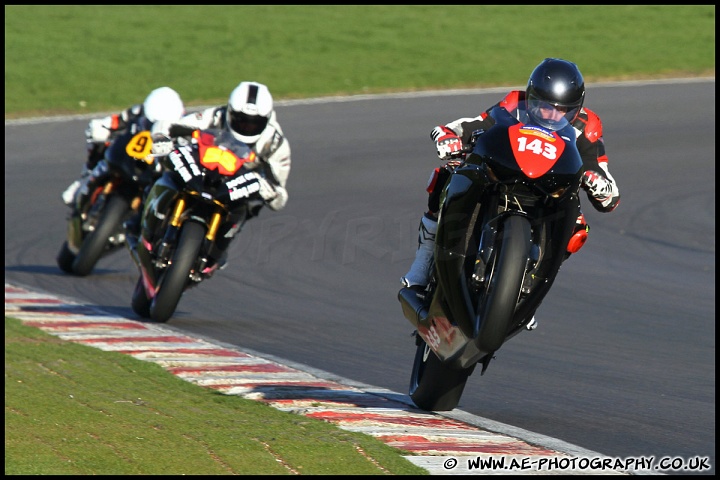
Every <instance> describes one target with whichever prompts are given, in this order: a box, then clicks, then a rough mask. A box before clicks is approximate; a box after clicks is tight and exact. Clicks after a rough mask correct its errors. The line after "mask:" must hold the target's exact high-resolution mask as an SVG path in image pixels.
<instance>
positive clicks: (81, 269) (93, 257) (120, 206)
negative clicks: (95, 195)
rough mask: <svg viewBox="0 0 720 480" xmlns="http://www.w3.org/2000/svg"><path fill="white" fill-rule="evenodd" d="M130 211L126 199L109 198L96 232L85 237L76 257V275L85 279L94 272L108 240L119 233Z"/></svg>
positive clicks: (74, 268) (114, 196)
mask: <svg viewBox="0 0 720 480" xmlns="http://www.w3.org/2000/svg"><path fill="white" fill-rule="evenodd" d="M129 209H130V204H129V203H128V201H127V200H125V199H124V198H122V197H119V196H117V195H111V196H110V197H108V198H107V204H106V205H105V209H104V211H103V212H102V213H101V215H100V218H98V222H97V225H96V226H95V230H93V231H92V232H90V233H89V234H88V235H87V236H86V237H85V240H83V242H82V245H81V246H80V251H79V252H78V254H77V256H76V257H75V261H74V262H73V265H72V269H73V273H75V275H78V276H80V277H84V276H86V275H89V274H90V272H92V270H93V268H95V264H96V263H97V262H98V260H100V257H102V255H103V253H104V252H105V249H106V247H107V243H108V239H109V238H110V236H111V235H112V234H113V233H115V232H116V231H118V226H120V225H121V224H122V221H123V218H124V217H125V214H126V213H127V211H128V210H129Z"/></svg>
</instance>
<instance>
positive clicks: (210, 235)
mask: <svg viewBox="0 0 720 480" xmlns="http://www.w3.org/2000/svg"><path fill="white" fill-rule="evenodd" d="M221 218H222V215H220V214H219V213H217V212H216V213H214V214H213V216H212V219H210V226H209V227H208V231H207V235H205V238H207V239H208V241H210V242H212V241H214V240H215V235H216V234H217V229H218V227H219V226H220V219H221Z"/></svg>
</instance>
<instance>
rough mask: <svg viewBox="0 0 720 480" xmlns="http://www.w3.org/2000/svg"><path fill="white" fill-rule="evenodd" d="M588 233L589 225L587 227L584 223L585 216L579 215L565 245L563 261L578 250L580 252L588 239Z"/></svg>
mask: <svg viewBox="0 0 720 480" xmlns="http://www.w3.org/2000/svg"><path fill="white" fill-rule="evenodd" d="M588 233H590V225H588V224H587V222H586V221H585V215H583V214H582V213H580V215H578V218H577V220H576V221H575V230H574V231H573V234H572V236H571V237H570V240H569V241H568V244H567V252H566V253H565V260H567V258H568V257H569V256H570V255H571V254H573V253H577V252H578V250H580V249H581V248H582V246H583V245H585V242H586V241H587V238H588Z"/></svg>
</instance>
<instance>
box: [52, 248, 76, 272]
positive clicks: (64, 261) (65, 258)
mask: <svg viewBox="0 0 720 480" xmlns="http://www.w3.org/2000/svg"><path fill="white" fill-rule="evenodd" d="M55 260H57V264H58V267H60V270H62V271H63V272H65V273H74V272H73V262H74V261H75V254H74V253H72V252H71V251H70V248H68V243H67V242H63V244H62V247H61V248H60V251H59V252H58V254H57V257H56V258H55Z"/></svg>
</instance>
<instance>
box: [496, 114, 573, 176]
mask: <svg viewBox="0 0 720 480" xmlns="http://www.w3.org/2000/svg"><path fill="white" fill-rule="evenodd" d="M508 131H509V134H510V141H511V144H512V148H513V153H514V154H515V159H516V160H517V162H518V165H519V166H520V169H521V170H522V172H523V173H524V174H525V175H527V176H528V177H530V178H537V177H540V176H542V175H545V173H547V171H548V170H550V169H551V168H552V166H553V165H555V162H556V161H557V160H558V158H560V156H561V155H562V153H563V151H564V150H565V142H564V141H563V139H562V138H560V136H559V135H558V134H557V132H550V131H548V130H544V129H541V128H538V127H533V126H527V125H522V124H516V125H513V126H512V127H510V128H509V129H508Z"/></svg>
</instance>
